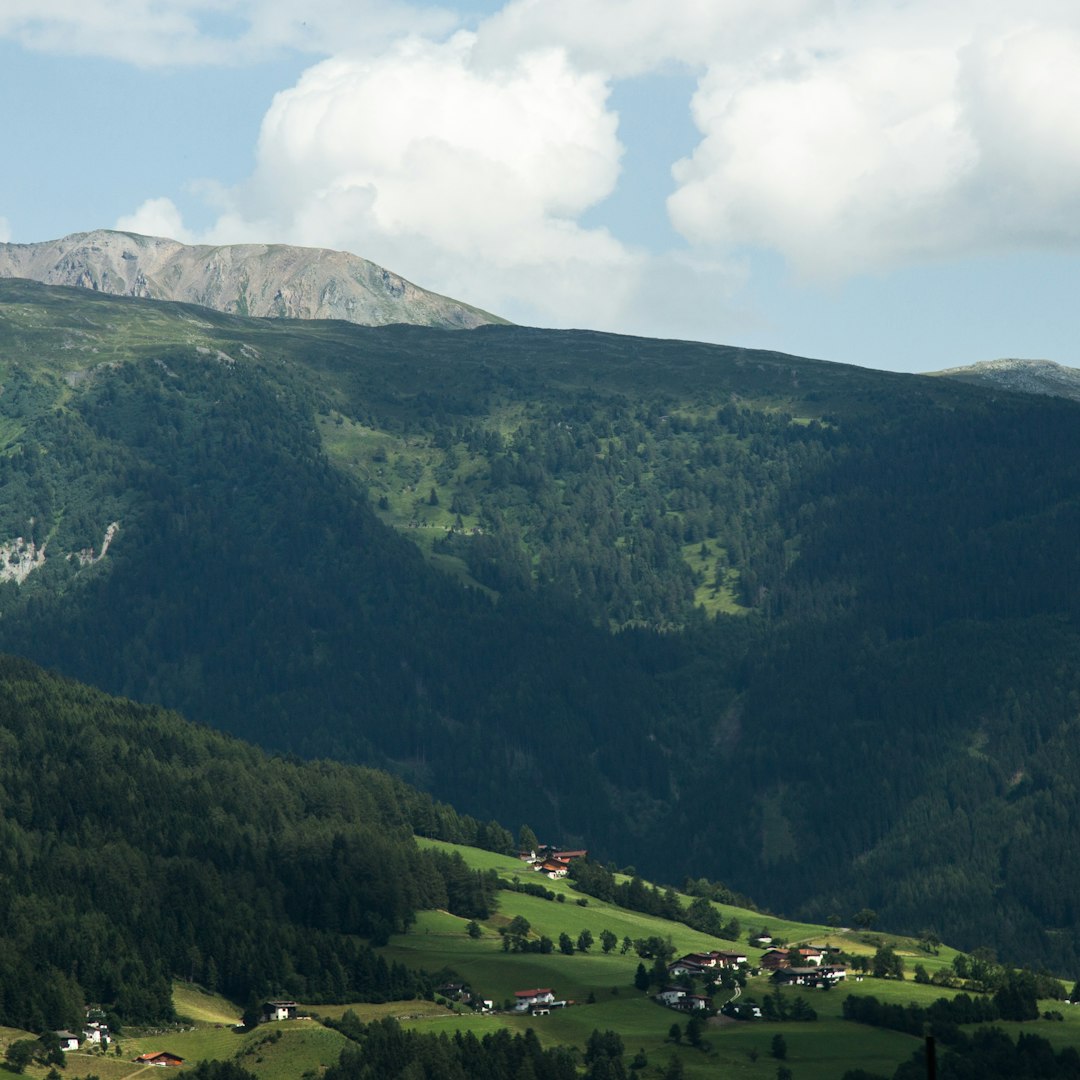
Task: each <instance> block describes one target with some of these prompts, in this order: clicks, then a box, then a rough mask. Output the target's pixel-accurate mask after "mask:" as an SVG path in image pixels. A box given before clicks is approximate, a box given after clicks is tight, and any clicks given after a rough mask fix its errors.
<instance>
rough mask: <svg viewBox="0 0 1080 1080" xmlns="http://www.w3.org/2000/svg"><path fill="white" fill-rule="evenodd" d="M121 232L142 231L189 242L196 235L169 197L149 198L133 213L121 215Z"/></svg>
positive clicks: (119, 224) (119, 225) (145, 233)
mask: <svg viewBox="0 0 1080 1080" xmlns="http://www.w3.org/2000/svg"><path fill="white" fill-rule="evenodd" d="M115 228H117V229H118V230H119V231H120V232H131V233H141V234H142V235H143V236H165V237H168V238H169V239H170V240H179V241H180V242H181V243H182V244H189V243H191V242H192V241H193V239H194V237H193V236H192V234H191V232H190V231H189V230H188V229H186V228H184V222H183V218H182V216H181V214H180V211H179V209H177V206H176V204H175V203H174V202H173V201H172V199H169V198H165V197H162V198H158V199H147V200H146V201H145V202H144V203H143V204H142V205H141V206H140V207H139V208H138V209H137V210H136V211H135V213H133V214H129V215H127V216H126V217H121V218H119V219H118V220H117V222H116V226H115Z"/></svg>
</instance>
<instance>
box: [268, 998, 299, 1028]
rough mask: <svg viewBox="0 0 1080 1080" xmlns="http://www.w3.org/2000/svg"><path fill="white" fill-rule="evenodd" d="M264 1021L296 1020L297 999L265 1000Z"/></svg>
mask: <svg viewBox="0 0 1080 1080" xmlns="http://www.w3.org/2000/svg"><path fill="white" fill-rule="evenodd" d="M262 1013H263V1023H269V1021H271V1020H295V1019H296V1002H295V1001H264V1002H263V1007H262Z"/></svg>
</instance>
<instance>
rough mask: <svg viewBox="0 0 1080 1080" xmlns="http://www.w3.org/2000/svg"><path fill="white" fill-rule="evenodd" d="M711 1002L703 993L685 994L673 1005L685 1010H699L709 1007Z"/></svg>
mask: <svg viewBox="0 0 1080 1080" xmlns="http://www.w3.org/2000/svg"><path fill="white" fill-rule="evenodd" d="M710 1004H711V1002H710V1001H709V999H708V998H707V997H705V996H704V995H702V994H684V995H683V997H681V998H679V1000H678V1001H676V1002H675V1004H674V1005H672V1008H673V1009H682V1011H683V1012H699V1011H701V1010H703V1009H707V1008H708V1007H709V1005H710Z"/></svg>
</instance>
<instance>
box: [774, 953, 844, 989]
mask: <svg viewBox="0 0 1080 1080" xmlns="http://www.w3.org/2000/svg"><path fill="white" fill-rule="evenodd" d="M835 951H838V950H831V949H817V948H815V947H814V946H812V945H804V946H800V947H799V948H797V949H769V950H768V951H767V952H766V953H764V954H763V955H762V957H761V960H760V961H759V963H760V966H761V970H762V971H771V972H772V977H773V981H774V982H776V983H779V984H780V985H781V986H821V987H825V986H835V985H836V984H837V983H838V982H840V980H841V979H846V978H847V967H846V966H845V965H844V964H830V963H828V962H827V961H828V959H829V953H830V952H835ZM795 956H797V957H798V960H799V961H800V962H795Z"/></svg>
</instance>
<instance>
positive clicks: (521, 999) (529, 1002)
mask: <svg viewBox="0 0 1080 1080" xmlns="http://www.w3.org/2000/svg"><path fill="white" fill-rule="evenodd" d="M554 1000H555V995H554V994H553V993H552V992H551V991H550V990H549V989H546V988H543V989H536V990H515V991H514V1012H536V1010H537V1008H538V1007H539V1008H543V1009H544V1010H545V1011H547V1010H548V1009H550V1008H551V1003H552V1002H553V1001H554Z"/></svg>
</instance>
